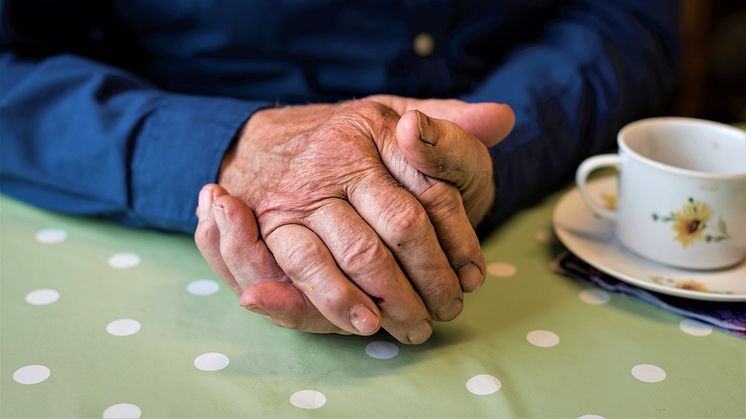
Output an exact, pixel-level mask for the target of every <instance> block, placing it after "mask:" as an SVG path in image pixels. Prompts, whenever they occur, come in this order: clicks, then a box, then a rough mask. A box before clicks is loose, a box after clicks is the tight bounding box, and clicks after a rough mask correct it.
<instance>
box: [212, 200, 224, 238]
mask: <svg viewBox="0 0 746 419" xmlns="http://www.w3.org/2000/svg"><path fill="white" fill-rule="evenodd" d="M212 213H213V214H215V224H217V225H218V230H220V235H221V236H222V235H223V234H225V232H226V230H227V228H228V225H227V223H226V221H225V208H223V207H222V206H220V205H217V204H214V203H213V204H212Z"/></svg>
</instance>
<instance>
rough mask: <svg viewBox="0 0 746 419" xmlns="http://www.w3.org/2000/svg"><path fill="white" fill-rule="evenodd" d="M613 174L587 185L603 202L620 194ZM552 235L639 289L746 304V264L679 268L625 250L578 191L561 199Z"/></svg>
mask: <svg viewBox="0 0 746 419" xmlns="http://www.w3.org/2000/svg"><path fill="white" fill-rule="evenodd" d="M616 188H617V182H616V177H615V176H610V177H605V178H602V179H598V180H595V181H592V182H589V183H588V190H589V191H590V193H591V195H592V196H594V197H595V198H596V199H598V200H599V202H603V201H604V197H605V198H606V199H608V197H609V196H616ZM552 222H553V223H554V231H555V232H556V233H557V237H558V238H559V239H560V241H561V242H562V244H564V245H565V246H566V247H567V248H568V249H569V250H570V251H571V252H573V253H574V254H575V255H577V256H578V257H579V258H581V259H583V260H584V261H586V262H588V263H589V264H591V265H592V266H593V267H595V268H596V269H599V270H601V271H603V272H605V273H607V274H609V275H611V276H613V277H615V278H617V279H620V280H622V281H625V282H628V283H630V284H633V285H635V286H638V287H640V288H645V289H648V290H651V291H655V292H660V293H663V294H669V295H675V296H677V297H684V298H691V299H695V300H708V301H746V260H745V261H743V262H741V263H740V264H739V265H738V266H735V267H732V268H727V269H723V270H710V271H693V270H686V269H677V268H673V267H670V266H666V265H661V264H659V263H656V262H653V261H649V260H647V259H643V258H641V257H639V256H637V255H635V254H633V253H631V252H629V251H628V250H626V249H624V248H622V246H621V244H620V243H619V240H618V239H617V237H616V233H615V232H614V224H613V223H612V222H610V221H608V220H605V219H603V218H600V217H598V216H596V215H595V214H593V213H592V212H591V210H590V209H588V207H587V206H586V205H585V203H584V202H583V200H582V198H581V197H580V193H579V192H578V190H577V189H573V190H571V191H570V192H568V193H567V194H565V196H563V197H562V199H561V200H560V201H559V203H558V204H557V206H556V207H555V209H554V216H553V219H552Z"/></svg>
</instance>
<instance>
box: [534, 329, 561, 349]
mask: <svg viewBox="0 0 746 419" xmlns="http://www.w3.org/2000/svg"><path fill="white" fill-rule="evenodd" d="M526 340H527V341H528V343H530V344H532V345H534V346H538V347H540V348H551V347H552V346H557V344H558V343H559V342H560V338H559V336H557V334H556V333H554V332H550V331H549V330H532V331H530V332H528V334H526Z"/></svg>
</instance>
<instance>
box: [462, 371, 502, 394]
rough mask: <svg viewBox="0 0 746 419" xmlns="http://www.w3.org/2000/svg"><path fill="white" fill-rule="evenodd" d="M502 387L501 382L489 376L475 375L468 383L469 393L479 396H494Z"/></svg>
mask: <svg viewBox="0 0 746 419" xmlns="http://www.w3.org/2000/svg"><path fill="white" fill-rule="evenodd" d="M500 387H502V383H501V382H500V380H498V379H497V378H495V377H493V376H491V375H489V374H479V375H475V376H473V377H471V378H470V379H469V380H468V381H467V382H466V389H467V390H469V393H472V394H476V395H477V396H486V395H488V394H492V393H494V392H496V391H498V390H500Z"/></svg>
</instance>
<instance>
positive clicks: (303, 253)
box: [284, 241, 325, 285]
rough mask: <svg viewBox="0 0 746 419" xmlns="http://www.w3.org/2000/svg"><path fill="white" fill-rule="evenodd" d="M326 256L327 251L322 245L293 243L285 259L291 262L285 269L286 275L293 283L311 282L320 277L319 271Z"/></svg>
mask: <svg viewBox="0 0 746 419" xmlns="http://www.w3.org/2000/svg"><path fill="white" fill-rule="evenodd" d="M324 254H325V249H324V247H323V244H321V243H318V242H315V241H310V242H300V243H293V244H291V246H290V247H289V248H287V249H286V252H285V257H284V259H285V260H287V261H289V262H290V263H288V264H287V267H286V268H285V273H286V274H287V275H288V276H289V277H290V278H292V279H293V281H299V282H311V281H313V278H315V277H319V276H320V275H318V274H317V271H318V267H319V266H320V265H321V263H322V262H323V260H324ZM309 285H312V284H309Z"/></svg>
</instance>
